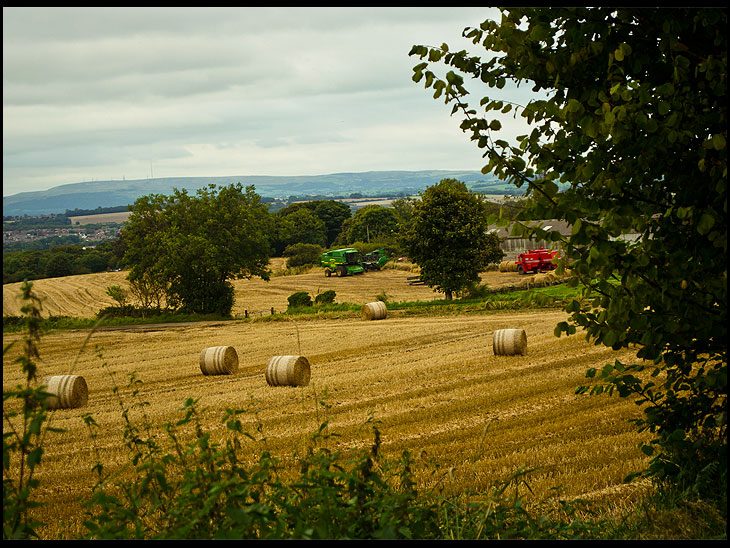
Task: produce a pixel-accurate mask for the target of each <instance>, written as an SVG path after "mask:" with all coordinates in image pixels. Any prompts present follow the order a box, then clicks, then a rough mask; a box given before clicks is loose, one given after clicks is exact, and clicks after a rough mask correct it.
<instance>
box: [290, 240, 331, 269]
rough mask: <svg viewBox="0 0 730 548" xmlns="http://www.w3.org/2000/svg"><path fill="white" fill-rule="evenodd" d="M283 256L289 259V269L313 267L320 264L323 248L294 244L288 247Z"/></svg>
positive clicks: (313, 245) (314, 245)
mask: <svg viewBox="0 0 730 548" xmlns="http://www.w3.org/2000/svg"><path fill="white" fill-rule="evenodd" d="M282 255H283V256H284V257H287V261H286V266H287V268H292V267H296V266H304V265H313V264H317V263H319V257H320V255H322V247H320V246H318V245H316V244H301V243H300V244H292V245H288V246H286V249H284V253H283V254H282Z"/></svg>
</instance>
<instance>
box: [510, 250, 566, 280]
mask: <svg viewBox="0 0 730 548" xmlns="http://www.w3.org/2000/svg"><path fill="white" fill-rule="evenodd" d="M557 254H558V252H557V251H550V250H549V249H545V248H544V247H541V248H540V249H528V250H527V253H520V255H518V256H517V272H519V273H520V274H534V273H535V272H546V271H548V270H555V267H556V266H557V265H556V264H555V263H554V262H553V259H554V258H555V256H556V255H557Z"/></svg>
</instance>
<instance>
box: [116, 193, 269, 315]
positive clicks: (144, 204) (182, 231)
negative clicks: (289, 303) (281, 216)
mask: <svg viewBox="0 0 730 548" xmlns="http://www.w3.org/2000/svg"><path fill="white" fill-rule="evenodd" d="M270 224H271V217H270V215H269V212H268V210H267V208H266V206H265V205H263V204H262V203H261V202H260V198H259V196H258V195H257V194H256V193H255V192H254V187H253V186H249V187H246V190H245V191H244V190H243V188H242V186H241V184H240V183H238V184H236V185H229V186H227V187H220V188H216V187H215V185H209V186H208V187H206V188H203V189H200V190H198V191H197V196H195V197H192V196H190V195H188V193H187V191H186V190H178V189H174V191H173V194H172V195H171V196H163V195H160V194H150V195H148V196H143V197H141V198H139V199H137V201H136V202H135V203H134V206H133V207H132V214H131V215H130V217H129V221H128V222H127V224H126V225H125V226H124V228H123V229H122V230H121V232H120V238H121V239H122V240H123V242H121V243H120V245H119V247H120V248H121V249H123V250H124V262H125V264H126V265H127V266H128V267H129V268H130V273H129V276H128V279H129V281H130V284H131V285H132V287H133V288H134V287H145V288H147V287H149V286H154V287H156V288H159V289H160V290H161V291H164V294H165V298H166V301H167V305H168V306H169V307H171V308H173V309H177V310H180V311H183V312H192V313H203V314H205V313H218V314H223V315H228V314H230V311H231V309H232V307H233V302H234V301H233V286H232V285H231V283H230V282H229V280H230V279H232V278H252V277H254V276H258V277H261V278H263V279H264V280H268V279H269V270H268V263H269V242H268V233H269V232H270Z"/></svg>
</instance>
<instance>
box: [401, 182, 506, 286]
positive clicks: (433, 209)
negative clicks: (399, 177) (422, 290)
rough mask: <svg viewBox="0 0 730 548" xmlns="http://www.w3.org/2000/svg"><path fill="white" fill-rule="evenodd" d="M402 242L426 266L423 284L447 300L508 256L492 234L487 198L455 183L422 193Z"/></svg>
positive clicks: (444, 183)
mask: <svg viewBox="0 0 730 548" xmlns="http://www.w3.org/2000/svg"><path fill="white" fill-rule="evenodd" d="M400 241H401V244H402V245H403V247H404V249H405V250H406V253H407V254H408V256H409V257H410V258H411V260H412V261H413V262H415V263H416V264H417V265H418V266H419V267H420V268H421V280H423V281H424V282H425V283H426V285H428V286H430V287H434V288H436V289H437V290H438V291H441V292H443V293H444V294H445V296H446V298H447V299H451V298H452V297H453V293H455V292H458V291H461V290H462V289H465V288H466V287H468V286H469V285H472V284H475V283H477V282H478V281H479V279H480V278H479V274H480V273H481V272H482V271H483V270H484V267H486V266H487V264H489V263H494V262H499V261H500V260H501V259H502V257H503V256H504V252H503V251H502V250H501V248H500V246H499V238H498V237H497V236H496V235H495V234H490V233H489V226H488V223H487V216H486V214H485V203H484V200H483V199H482V197H481V196H480V195H477V194H474V193H472V192H470V191H469V190H468V189H467V187H466V185H465V184H464V183H462V182H461V181H457V180H454V179H443V180H442V181H441V182H439V183H437V184H435V185H433V186H430V187H428V188H426V190H425V191H424V192H423V193H421V199H420V200H417V201H415V202H414V204H413V210H412V218H411V220H410V222H409V223H408V224H407V225H405V226H404V227H403V230H402V232H401V235H400Z"/></svg>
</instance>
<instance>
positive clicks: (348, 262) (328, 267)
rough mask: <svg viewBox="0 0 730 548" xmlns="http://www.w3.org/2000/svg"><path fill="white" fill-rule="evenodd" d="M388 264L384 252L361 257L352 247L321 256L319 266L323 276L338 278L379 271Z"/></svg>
mask: <svg viewBox="0 0 730 548" xmlns="http://www.w3.org/2000/svg"><path fill="white" fill-rule="evenodd" d="M387 262H388V256H387V255H386V254H385V250H383V249H376V250H375V251H373V252H371V253H368V254H367V255H363V254H362V253H360V252H359V251H358V250H357V249H355V248H354V247H346V248H343V249H334V250H332V251H327V252H325V253H323V254H322V257H321V258H320V265H321V266H323V267H324V275H325V276H327V277H329V276H332V274H334V275H335V276H338V277H343V276H350V275H353V274H362V273H363V272H366V271H368V270H380V269H381V268H382V267H383V265H385V263H387Z"/></svg>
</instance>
